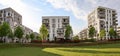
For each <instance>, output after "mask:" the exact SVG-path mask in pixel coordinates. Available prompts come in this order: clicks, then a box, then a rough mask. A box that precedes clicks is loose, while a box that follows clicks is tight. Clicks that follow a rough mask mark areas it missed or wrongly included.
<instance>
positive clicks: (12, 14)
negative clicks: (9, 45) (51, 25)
mask: <svg viewBox="0 0 120 56" xmlns="http://www.w3.org/2000/svg"><path fill="white" fill-rule="evenodd" d="M3 22H7V23H8V24H9V25H10V27H11V29H12V31H13V32H14V30H15V28H16V27H17V26H20V27H22V28H23V30H24V35H23V37H25V35H26V34H30V33H31V32H33V31H32V30H31V29H29V28H28V27H26V26H23V25H22V16H21V15H20V14H19V13H18V12H16V11H15V10H13V9H12V8H10V7H9V8H4V9H1V10H0V24H2V23H3ZM3 39H4V38H3ZM17 40H18V38H15V40H14V42H16V41H17ZM23 40H24V39H23ZM7 42H9V40H7Z"/></svg>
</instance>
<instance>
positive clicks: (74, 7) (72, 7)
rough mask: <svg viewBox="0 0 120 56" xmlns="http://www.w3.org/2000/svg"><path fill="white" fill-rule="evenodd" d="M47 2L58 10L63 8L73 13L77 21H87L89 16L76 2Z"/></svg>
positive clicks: (60, 0) (62, 0)
mask: <svg viewBox="0 0 120 56" xmlns="http://www.w3.org/2000/svg"><path fill="white" fill-rule="evenodd" d="M47 2H49V3H51V5H53V7H54V8H56V9H59V8H62V9H64V10H66V11H70V12H72V13H73V15H74V16H75V17H76V18H77V19H82V20H86V16H87V14H86V12H85V11H84V10H82V9H80V7H79V6H78V3H77V1H76V0H47Z"/></svg>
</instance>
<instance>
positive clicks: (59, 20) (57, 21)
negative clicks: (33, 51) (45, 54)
mask: <svg viewBox="0 0 120 56" xmlns="http://www.w3.org/2000/svg"><path fill="white" fill-rule="evenodd" d="M42 23H43V24H45V25H46V27H47V29H48V31H49V36H48V39H49V40H50V41H52V40H54V39H55V37H56V38H64V34H65V27H66V25H68V24H69V16H43V17H42Z"/></svg>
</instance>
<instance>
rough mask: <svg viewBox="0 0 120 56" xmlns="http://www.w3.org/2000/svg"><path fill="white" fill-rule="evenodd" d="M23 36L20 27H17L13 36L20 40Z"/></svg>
mask: <svg viewBox="0 0 120 56" xmlns="http://www.w3.org/2000/svg"><path fill="white" fill-rule="evenodd" d="M23 34H24V32H23V29H22V27H20V26H17V27H16V29H15V32H14V36H15V37H18V38H19V39H21V38H22V37H23Z"/></svg>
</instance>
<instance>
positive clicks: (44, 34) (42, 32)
mask: <svg viewBox="0 0 120 56" xmlns="http://www.w3.org/2000/svg"><path fill="white" fill-rule="evenodd" d="M47 36H48V30H47V28H46V26H45V25H44V24H42V26H41V28H40V37H41V38H42V40H46V38H47Z"/></svg>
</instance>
